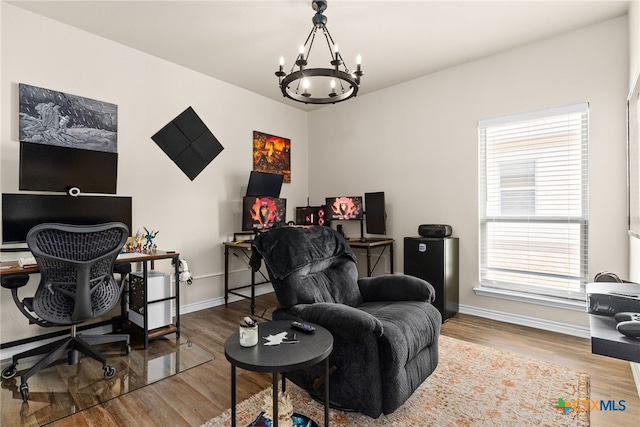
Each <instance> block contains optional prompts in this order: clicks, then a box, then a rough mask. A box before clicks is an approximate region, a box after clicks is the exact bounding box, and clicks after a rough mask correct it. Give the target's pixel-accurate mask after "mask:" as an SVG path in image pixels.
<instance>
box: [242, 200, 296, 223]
mask: <svg viewBox="0 0 640 427" xmlns="http://www.w3.org/2000/svg"><path fill="white" fill-rule="evenodd" d="M286 213H287V199H279V198H277V197H243V198H242V231H252V230H253V231H260V230H268V229H270V228H273V227H278V226H281V225H285V223H286Z"/></svg>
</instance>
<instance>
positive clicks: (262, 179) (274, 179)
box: [246, 171, 284, 198]
mask: <svg viewBox="0 0 640 427" xmlns="http://www.w3.org/2000/svg"><path fill="white" fill-rule="evenodd" d="M283 179H284V175H278V174H275V173H267V172H258V171H251V175H249V184H248V185H247V194H246V195H247V197H249V196H251V197H257V196H267V197H276V198H277V197H280V190H282V181H283Z"/></svg>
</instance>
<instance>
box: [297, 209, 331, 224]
mask: <svg viewBox="0 0 640 427" xmlns="http://www.w3.org/2000/svg"><path fill="white" fill-rule="evenodd" d="M296 224H297V225H326V224H327V221H325V208H324V206H304V207H297V208H296Z"/></svg>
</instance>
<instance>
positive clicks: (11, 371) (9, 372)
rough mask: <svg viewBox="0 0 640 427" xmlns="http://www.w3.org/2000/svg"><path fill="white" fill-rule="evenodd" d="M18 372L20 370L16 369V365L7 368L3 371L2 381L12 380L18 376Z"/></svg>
mask: <svg viewBox="0 0 640 427" xmlns="http://www.w3.org/2000/svg"><path fill="white" fill-rule="evenodd" d="M16 372H18V370H17V369H16V365H11V366H7V367H6V368H4V369H3V370H2V379H3V380H8V379H11V378H13V377H15V376H16Z"/></svg>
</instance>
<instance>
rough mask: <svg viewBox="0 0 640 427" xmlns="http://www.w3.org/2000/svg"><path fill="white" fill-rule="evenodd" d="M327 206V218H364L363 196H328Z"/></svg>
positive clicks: (340, 219)
mask: <svg viewBox="0 0 640 427" xmlns="http://www.w3.org/2000/svg"><path fill="white" fill-rule="evenodd" d="M326 201H327V203H326V207H325V213H326V220H327V221H332V220H338V221H351V220H358V221H359V220H361V219H362V216H363V215H362V197H361V196H341V197H327V200H326Z"/></svg>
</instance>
